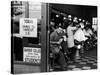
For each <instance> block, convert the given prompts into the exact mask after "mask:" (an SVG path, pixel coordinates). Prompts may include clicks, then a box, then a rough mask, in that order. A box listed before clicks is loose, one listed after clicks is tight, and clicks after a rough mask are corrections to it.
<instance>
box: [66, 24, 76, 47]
mask: <svg viewBox="0 0 100 75" xmlns="http://www.w3.org/2000/svg"><path fill="white" fill-rule="evenodd" d="M76 29H77V28H76V27H71V26H68V28H67V35H68V41H67V43H68V48H71V47H74V34H73V31H74V30H76Z"/></svg>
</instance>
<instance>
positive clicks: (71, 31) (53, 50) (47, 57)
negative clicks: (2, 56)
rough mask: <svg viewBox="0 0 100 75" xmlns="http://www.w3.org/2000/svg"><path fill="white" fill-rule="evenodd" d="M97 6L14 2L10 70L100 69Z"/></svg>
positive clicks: (24, 72)
mask: <svg viewBox="0 0 100 75" xmlns="http://www.w3.org/2000/svg"><path fill="white" fill-rule="evenodd" d="M97 9H98V6H94V5H78V4H63V3H43V2H34V1H11V73H12V74H26V73H42V72H61V71H66V72H67V71H81V70H97V69H98V57H97V56H98V48H97V47H98V44H97V43H98V35H97V34H98V15H97Z"/></svg>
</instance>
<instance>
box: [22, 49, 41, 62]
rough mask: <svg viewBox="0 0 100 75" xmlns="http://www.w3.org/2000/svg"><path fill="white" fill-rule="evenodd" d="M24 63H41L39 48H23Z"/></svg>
mask: <svg viewBox="0 0 100 75" xmlns="http://www.w3.org/2000/svg"><path fill="white" fill-rule="evenodd" d="M23 52H24V54H23V55H24V56H23V60H24V62H31V63H37V64H39V63H40V61H41V48H32V47H24V48H23Z"/></svg>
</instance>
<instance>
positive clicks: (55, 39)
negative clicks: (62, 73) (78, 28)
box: [50, 28, 67, 70]
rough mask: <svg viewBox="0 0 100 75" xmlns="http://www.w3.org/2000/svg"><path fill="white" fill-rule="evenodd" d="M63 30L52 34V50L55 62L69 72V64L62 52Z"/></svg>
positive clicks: (59, 29) (56, 30)
mask: <svg viewBox="0 0 100 75" xmlns="http://www.w3.org/2000/svg"><path fill="white" fill-rule="evenodd" d="M62 36H63V30H62V29H61V28H57V29H55V31H54V32H52V33H51V34H50V50H51V51H52V52H53V54H55V60H56V61H57V62H58V63H59V64H60V66H61V69H62V70H67V63H66V60H65V57H64V55H63V53H62V51H60V50H61V43H62V41H63V37H62Z"/></svg>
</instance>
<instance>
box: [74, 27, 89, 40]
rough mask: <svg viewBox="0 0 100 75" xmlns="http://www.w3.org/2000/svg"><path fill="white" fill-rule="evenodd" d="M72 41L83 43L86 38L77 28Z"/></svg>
mask: <svg viewBox="0 0 100 75" xmlns="http://www.w3.org/2000/svg"><path fill="white" fill-rule="evenodd" d="M74 39H76V40H77V41H80V42H81V41H85V40H86V39H87V38H86V37H85V34H84V32H83V31H82V29H81V28H79V29H78V30H77V31H76V32H75V34H74Z"/></svg>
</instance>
